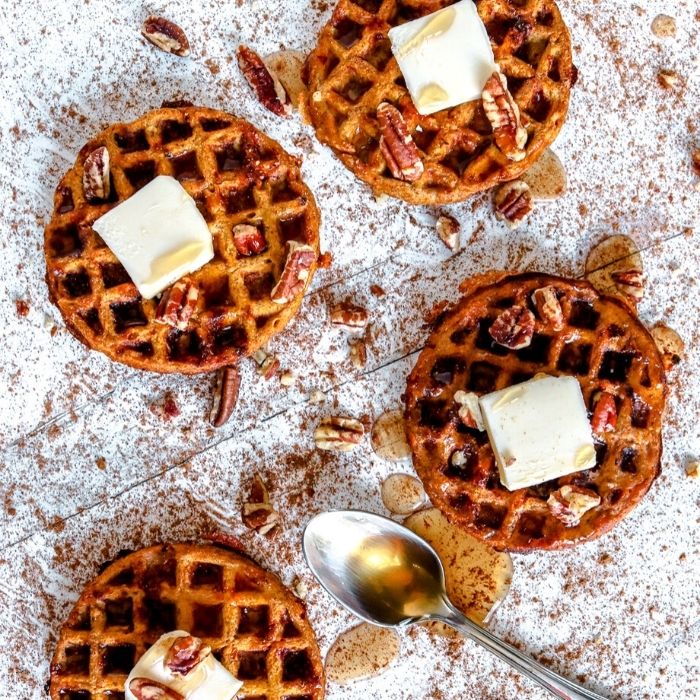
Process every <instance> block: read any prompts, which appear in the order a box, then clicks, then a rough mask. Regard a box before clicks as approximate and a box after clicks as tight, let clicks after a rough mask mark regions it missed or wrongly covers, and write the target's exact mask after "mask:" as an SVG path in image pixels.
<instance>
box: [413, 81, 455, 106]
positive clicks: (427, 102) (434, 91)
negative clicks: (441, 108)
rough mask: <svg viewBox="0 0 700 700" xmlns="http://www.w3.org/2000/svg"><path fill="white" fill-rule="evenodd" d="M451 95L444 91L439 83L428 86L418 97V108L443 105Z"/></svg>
mask: <svg viewBox="0 0 700 700" xmlns="http://www.w3.org/2000/svg"><path fill="white" fill-rule="evenodd" d="M448 97H449V95H448V94H447V91H446V90H443V89H442V88H441V87H440V86H439V85H438V84H437V83H430V85H426V86H425V87H424V88H423V89H422V90H421V91H420V94H419V95H418V107H421V108H423V107H430V106H431V105H435V104H441V103H442V102H444V101H445V100H446V99H448Z"/></svg>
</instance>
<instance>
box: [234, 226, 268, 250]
mask: <svg viewBox="0 0 700 700" xmlns="http://www.w3.org/2000/svg"><path fill="white" fill-rule="evenodd" d="M233 244H234V245H235V246H236V250H237V251H238V254H239V255H243V256H244V257H250V256H251V255H258V254H259V253H262V252H263V251H264V250H265V249H266V248H267V242H266V241H265V236H263V234H262V231H261V230H260V229H259V228H258V227H257V226H253V225H252V224H238V225H236V226H234V227H233Z"/></svg>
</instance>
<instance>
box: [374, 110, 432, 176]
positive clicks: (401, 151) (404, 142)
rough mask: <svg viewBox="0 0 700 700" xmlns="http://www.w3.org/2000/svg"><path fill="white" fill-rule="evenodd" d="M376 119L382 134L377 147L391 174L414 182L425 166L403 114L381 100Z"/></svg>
mask: <svg viewBox="0 0 700 700" xmlns="http://www.w3.org/2000/svg"><path fill="white" fill-rule="evenodd" d="M377 120H378V121H379V130H380V131H381V134H382V135H381V138H380V139H379V149H380V150H381V152H382V155H383V156H384V160H385V161H386V164H387V167H388V168H389V170H390V171H391V174H392V175H393V176H394V177H395V178H396V179H397V180H404V181H406V182H415V181H416V180H418V179H419V178H420V176H421V175H422V174H423V171H424V170H425V167H424V165H423V161H422V160H421V157H420V153H419V151H418V147H417V146H416V144H415V143H414V142H413V137H412V136H411V134H409V132H408V127H407V126H406V122H405V121H404V118H403V115H402V114H401V112H399V110H398V109H396V107H394V106H393V105H391V104H389V103H388V102H382V103H381V104H380V105H379V107H377Z"/></svg>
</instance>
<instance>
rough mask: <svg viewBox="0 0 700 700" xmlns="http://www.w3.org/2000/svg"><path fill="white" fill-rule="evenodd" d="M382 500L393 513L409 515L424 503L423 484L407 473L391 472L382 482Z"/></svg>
mask: <svg viewBox="0 0 700 700" xmlns="http://www.w3.org/2000/svg"><path fill="white" fill-rule="evenodd" d="M382 502H383V503H384V505H385V506H386V509H387V510H388V511H389V512H390V513H393V514H394V515H409V514H410V513H415V511H417V510H418V509H419V508H421V507H422V506H424V505H426V504H427V502H428V496H427V495H426V493H425V491H424V489H423V484H421V482H420V481H419V480H418V479H416V477H415V476H410V475H409V474H392V475H391V476H388V477H387V478H386V479H384V481H383V482H382Z"/></svg>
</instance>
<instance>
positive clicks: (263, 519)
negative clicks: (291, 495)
mask: <svg viewBox="0 0 700 700" xmlns="http://www.w3.org/2000/svg"><path fill="white" fill-rule="evenodd" d="M241 518H242V520H243V524H244V525H245V526H246V527H249V528H250V529H251V530H255V531H256V532H257V533H258V534H259V535H267V534H268V533H270V532H271V531H272V530H273V529H274V528H275V527H276V526H277V525H278V524H279V522H280V516H279V513H278V512H277V511H276V510H275V509H274V508H273V507H272V505H271V503H270V494H269V493H268V490H267V486H265V482H264V481H263V480H262V477H261V476H260V474H255V476H254V477H253V483H252V485H251V488H250V494H249V496H248V500H247V501H246V502H245V503H244V504H243V507H242V508H241Z"/></svg>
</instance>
